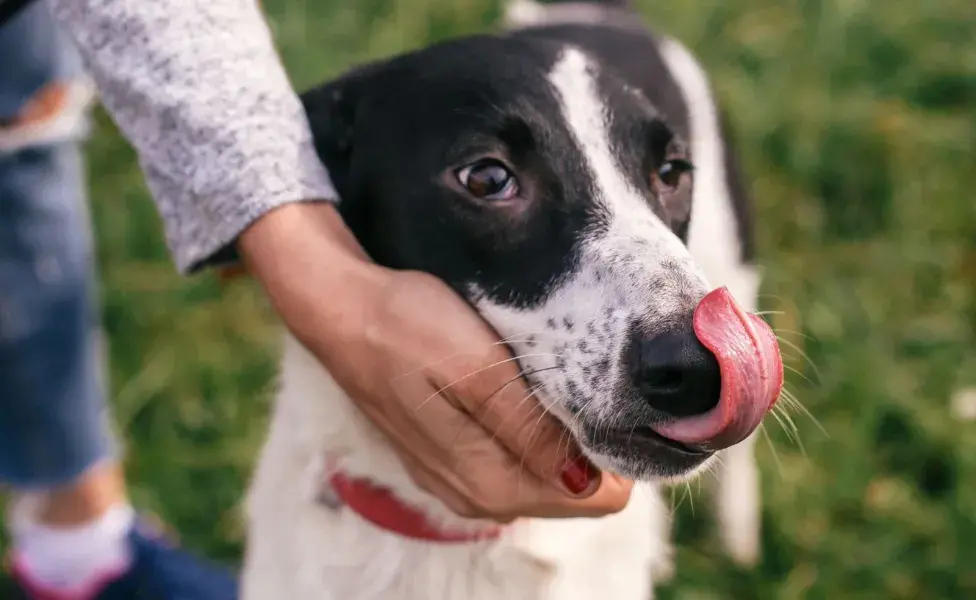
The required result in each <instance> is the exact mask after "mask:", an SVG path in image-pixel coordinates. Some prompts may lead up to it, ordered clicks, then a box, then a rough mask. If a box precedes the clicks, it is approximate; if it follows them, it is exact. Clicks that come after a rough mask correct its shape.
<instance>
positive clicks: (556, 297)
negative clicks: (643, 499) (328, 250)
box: [303, 37, 782, 478]
mask: <svg viewBox="0 0 976 600" xmlns="http://www.w3.org/2000/svg"><path fill="white" fill-rule="evenodd" d="M303 101H304V102H305V105H306V110H307V112H308V114H309V119H310V121H311V124H312V130H313V132H314V135H315V138H316V145H317V150H318V152H319V155H320V156H321V158H322V159H323V161H324V162H325V164H326V166H327V167H328V169H329V172H330V174H331V175H332V178H333V180H334V182H335V184H336V187H337V189H338V191H339V194H340V197H341V198H342V199H343V201H342V205H341V210H342V213H343V216H344V218H345V219H346V220H347V222H348V223H349V225H350V227H351V228H352V229H353V231H354V232H355V233H356V235H357V237H358V238H359V240H360V242H361V243H362V244H363V246H364V247H365V248H366V250H367V251H368V252H369V253H370V254H371V255H372V256H373V258H374V259H375V260H377V261H378V262H379V263H381V264H384V265H387V266H390V267H393V268H406V269H415V270H422V271H427V272H429V273H432V274H434V275H436V276H438V277H440V278H441V279H443V280H444V281H446V282H447V283H448V284H449V285H451V286H452V287H453V288H454V289H455V290H457V291H458V292H460V293H461V294H462V295H463V296H464V297H465V298H467V300H468V301H469V302H470V303H471V304H472V305H474V306H475V307H476V308H477V309H478V310H479V311H480V313H481V314H482V315H483V316H484V317H485V318H486V319H487V320H488V322H490V323H491V325H492V326H494V328H495V329H496V330H497V331H498V332H499V333H500V335H501V336H502V337H503V338H504V339H505V340H506V341H507V342H508V343H509V345H510V346H511V348H512V349H513V351H514V352H515V355H516V357H517V358H518V360H519V362H520V364H521V366H522V368H523V373H524V375H525V377H526V378H527V380H528V381H529V383H530V385H532V386H533V389H534V390H536V395H537V396H538V397H539V398H540V399H541V401H542V402H544V403H545V405H546V407H547V408H548V410H549V411H550V412H551V413H553V414H554V415H556V416H557V417H559V418H560V419H561V420H562V421H563V422H564V423H565V424H566V425H567V426H568V427H569V428H570V429H571V430H572V431H573V433H574V434H575V435H576V437H577V439H578V441H579V442H580V444H581V445H582V446H583V448H584V449H585V450H586V451H587V453H588V454H589V455H590V456H591V457H592V458H593V459H594V460H595V461H596V462H597V463H599V464H601V465H603V466H608V467H611V468H613V469H615V470H617V471H618V472H621V473H623V474H625V475H629V476H631V477H634V478H648V477H652V476H666V477H673V476H682V475H687V474H690V473H692V472H693V471H694V470H695V469H697V468H698V467H700V466H701V465H703V464H704V463H705V461H706V460H707V459H708V458H709V457H710V456H712V455H713V454H714V452H716V451H718V450H721V449H723V448H725V447H728V446H730V445H732V444H735V443H737V442H739V441H741V440H742V439H744V438H745V437H746V436H748V435H749V434H750V433H751V432H752V431H753V430H754V429H755V428H756V427H757V426H758V424H759V422H760V420H761V419H762V417H763V416H764V415H765V413H766V412H767V410H768V409H769V408H770V406H771V405H772V403H773V402H774V401H775V399H776V396H777V395H778V393H779V386H780V385H781V383H782V364H781V362H780V358H779V352H778V349H777V346H776V342H775V338H774V337H773V336H772V333H771V332H770V330H769V329H768V327H767V326H766V325H765V324H764V323H763V322H762V321H761V320H760V319H758V318H757V317H753V316H750V315H746V314H745V313H743V312H742V310H741V309H740V308H739V307H738V306H737V305H736V304H735V302H734V301H733V300H732V299H731V296H729V294H728V293H727V292H725V291H724V290H718V291H715V292H712V293H711V294H709V293H708V292H709V288H708V285H707V284H706V282H705V281H704V279H703V276H702V275H701V273H700V271H699V269H698V268H697V267H696V265H695V262H694V261H693V260H692V257H691V256H690V255H689V253H688V251H687V249H686V248H685V245H684V244H683V241H684V238H685V236H686V234H687V231H688V226H689V220H690V215H691V199H692V186H693V180H694V175H693V168H692V164H691V157H690V156H689V152H688V148H687V146H686V144H685V142H684V141H683V140H682V139H679V138H678V137H677V136H676V135H675V133H674V132H673V130H672V129H671V127H669V125H668V124H667V122H666V121H665V120H664V118H663V117H662V115H661V114H660V113H659V112H658V110H657V109H656V108H655V106H654V105H652V103H651V102H650V101H649V100H648V99H647V98H646V97H645V96H644V95H643V94H642V93H640V92H639V91H637V90H635V89H632V88H630V87H628V86H627V85H626V84H625V83H624V82H623V81H622V80H621V79H620V78H618V77H617V76H615V75H614V74H613V73H612V72H609V71H607V70H605V69H601V68H599V66H598V65H597V64H596V63H595V61H593V60H591V59H590V58H589V57H588V56H587V55H586V54H585V53H584V52H583V51H581V50H580V49H577V48H575V47H571V46H564V45H560V44H556V43H553V42H544V41H541V40H532V41H530V40H525V39H520V38H497V37H476V38H467V39H465V40H460V41H455V42H450V43H446V44H441V45H438V46H433V47H430V48H427V49H424V50H421V51H418V52H415V53H412V54H408V55H404V56H401V57H398V58H395V59H393V60H391V61H389V62H386V63H382V64H376V65H371V66H368V67H365V68H363V69H360V70H358V71H355V72H353V73H351V74H349V75H347V76H345V77H343V78H341V79H340V80H338V81H336V82H334V83H331V84H329V85H326V86H324V87H322V88H318V89H316V90H312V91H311V92H309V93H307V94H306V95H305V96H304V98H303Z"/></svg>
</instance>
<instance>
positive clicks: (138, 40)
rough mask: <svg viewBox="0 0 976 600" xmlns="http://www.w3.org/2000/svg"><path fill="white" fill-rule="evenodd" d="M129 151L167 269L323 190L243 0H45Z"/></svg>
mask: <svg viewBox="0 0 976 600" xmlns="http://www.w3.org/2000/svg"><path fill="white" fill-rule="evenodd" d="M48 1H49V2H50V4H51V5H52V7H53V8H54V10H55V14H56V15H57V16H58V18H59V20H60V21H61V22H62V23H63V24H64V26H65V27H66V29H67V30H68V32H69V33H70V34H71V36H72V38H73V39H74V40H75V42H76V44H77V46H78V48H79V50H80V52H81V54H82V56H83V57H84V59H85V62H86V64H87V65H88V68H89V70H90V71H91V73H92V75H93V77H94V79H95V81H96V83H97V85H98V88H99V92H100V94H101V99H102V102H103V104H104V105H105V107H106V108H107V110H108V111H109V113H110V114H111V116H112V118H113V119H114V120H115V122H116V123H117V124H118V126H119V127H120V129H121V130H122V132H123V133H124V135H125V136H126V138H128V140H129V142H130V143H131V144H132V145H133V146H134V147H135V149H136V151H137V152H138V154H139V160H140V164H141V165H142V168H143V172H144V174H145V176H146V182H147V184H148V186H149V189H150V191H151V192H152V194H153V197H154V199H155V201H156V203H157V206H158V209H159V212H160V215H161V216H162V218H163V222H164V225H165V229H166V238H167V242H168V244H169V247H170V250H171V251H172V253H173V256H174V259H175V261H176V264H177V266H178V268H179V269H180V270H181V271H184V272H186V271H190V270H193V269H195V268H197V267H199V266H201V265H205V264H207V263H212V262H215V261H219V260H221V259H222V258H226V257H227V256H228V253H227V250H228V249H229V248H230V247H231V245H232V244H233V242H234V240H235V239H236V238H237V237H238V235H239V234H240V233H241V232H242V231H243V230H244V229H246V228H247V227H248V226H249V225H250V224H251V223H252V222H254V221H255V220H256V219H257V218H258V217H260V216H261V215H263V214H265V213H267V212H268V211H270V210H271V209H273V208H275V207H277V206H280V205H282V204H285V203H288V202H296V201H301V200H321V199H330V200H331V199H334V198H335V191H334V189H333V187H332V185H331V183H330V181H329V178H328V175H327V174H326V172H325V169H324V168H323V167H322V165H321V163H320V162H319V160H318V158H317V157H316V155H315V151H314V147H313V144H312V140H311V134H310V132H309V129H308V122H307V119H306V117H305V114H304V112H303V110H302V107H301V103H300V102H299V100H298V98H297V96H296V94H295V92H294V91H293V89H292V87H291V83H290V82H289V80H288V77H287V75H286V74H285V71H284V68H283V67H282V65H281V62H280V60H279V58H278V56H277V53H276V51H275V48H274V45H273V43H272V40H271V36H270V32H269V30H268V27H267V25H266V23H265V21H264V18H263V16H262V14H261V13H260V10H259V9H258V7H257V5H256V3H255V2H254V0H48Z"/></svg>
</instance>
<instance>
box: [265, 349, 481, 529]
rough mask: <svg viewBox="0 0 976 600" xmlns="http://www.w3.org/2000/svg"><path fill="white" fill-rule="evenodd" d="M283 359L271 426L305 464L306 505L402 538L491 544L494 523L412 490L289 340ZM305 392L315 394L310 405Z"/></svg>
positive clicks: (389, 455)
mask: <svg viewBox="0 0 976 600" xmlns="http://www.w3.org/2000/svg"><path fill="white" fill-rule="evenodd" d="M283 353H284V358H283V361H282V365H283V369H282V373H281V380H280V385H281V387H282V389H281V393H280V394H279V396H278V406H276V407H275V411H274V419H275V420H281V421H283V422H282V423H280V424H279V426H280V428H281V429H282V430H284V431H288V437H289V439H288V448H289V450H288V452H289V454H299V455H300V456H294V457H293V458H291V460H294V461H297V462H302V463H304V464H306V467H305V468H306V472H305V474H304V475H303V476H302V478H303V479H305V481H306V483H305V486H304V488H305V490H306V491H305V492H304V494H305V495H306V497H309V496H312V497H313V498H314V499H317V500H318V503H319V504H320V505H322V509H323V510H328V507H330V506H331V507H332V508H333V509H334V510H336V511H343V510H345V511H350V512H353V513H357V515H356V516H357V517H359V518H360V520H364V521H365V522H364V525H368V526H371V527H378V528H380V529H385V530H388V531H391V532H394V533H397V534H399V535H401V536H403V537H406V538H412V539H421V540H427V541H442V542H455V543H457V542H475V541H483V540H490V539H493V538H495V537H498V535H499V530H498V528H497V527H496V526H495V524H494V523H491V522H487V521H481V520H472V519H465V518H462V517H458V516H457V515H455V514H454V513H453V512H452V511H450V510H449V509H448V508H447V507H446V506H445V505H444V504H443V503H441V502H440V500H438V499H436V498H435V497H433V496H432V495H430V494H429V493H427V492H425V491H424V490H422V489H420V487H418V486H417V485H416V484H414V482H413V480H412V479H411V478H410V476H409V475H408V474H407V472H406V470H405V469H404V468H403V464H402V463H401V462H400V460H399V458H398V457H397V455H396V454H395V453H394V451H393V449H392V447H391V446H390V445H389V443H388V442H387V441H386V439H385V438H384V437H383V436H382V435H381V434H380V432H379V431H378V430H377V429H376V428H375V427H373V425H372V424H371V423H370V422H369V421H368V420H367V419H366V417H365V416H364V415H363V414H362V413H361V412H360V411H359V410H358V409H357V408H356V407H355V405H354V404H353V403H352V401H351V400H349V398H348V397H347V396H346V394H345V393H344V392H343V391H342V389H341V388H340V387H339V386H338V384H336V383H335V381H334V380H333V378H332V377H331V376H330V375H329V374H328V372H327V371H326V370H325V369H323V368H322V366H321V364H320V363H319V362H318V361H317V360H316V359H315V358H314V357H313V356H312V355H311V354H310V353H309V352H308V351H307V350H306V349H305V348H304V347H303V346H302V345H301V344H300V343H299V342H298V341H296V340H295V339H294V338H292V337H291V336H290V335H289V336H286V338H285V345H284V348H283ZM309 390H316V397H315V398H310V397H309ZM272 427H276V425H275V424H273V425H272Z"/></svg>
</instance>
